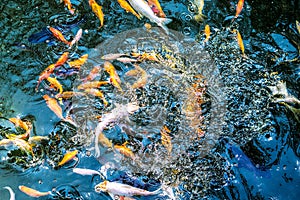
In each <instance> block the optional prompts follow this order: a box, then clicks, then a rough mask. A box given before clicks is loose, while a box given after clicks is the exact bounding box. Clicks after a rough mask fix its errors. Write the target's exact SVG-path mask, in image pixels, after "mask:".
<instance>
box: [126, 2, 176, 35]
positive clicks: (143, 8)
mask: <svg viewBox="0 0 300 200" xmlns="http://www.w3.org/2000/svg"><path fill="white" fill-rule="evenodd" d="M128 2H129V3H130V5H131V6H132V7H133V8H134V9H135V10H136V11H137V12H138V13H139V14H140V15H143V16H145V17H147V18H148V19H149V20H150V21H152V22H154V23H156V24H157V25H158V26H160V27H162V28H163V29H164V30H165V32H166V33H167V34H168V33H169V31H168V28H167V27H166V24H168V23H170V22H171V21H172V20H171V19H168V18H159V17H157V16H156V15H155V14H154V12H153V11H152V9H151V8H150V6H149V5H148V3H147V2H146V1H145V0H128Z"/></svg>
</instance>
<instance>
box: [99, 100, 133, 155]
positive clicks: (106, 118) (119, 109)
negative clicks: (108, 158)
mask: <svg viewBox="0 0 300 200" xmlns="http://www.w3.org/2000/svg"><path fill="white" fill-rule="evenodd" d="M138 109H139V106H138V105H137V104H136V103H128V104H126V105H121V104H116V107H115V108H114V109H113V110H112V111H111V112H110V113H108V114H104V115H103V117H102V120H101V122H99V123H98V125H97V127H96V130H95V156H96V157H98V156H100V150H99V135H100V134H101V133H102V132H103V130H104V129H105V128H106V127H107V126H108V125H109V124H110V123H112V122H114V121H117V120H121V119H122V118H124V117H127V116H128V114H133V113H134V112H135V111H136V110H138Z"/></svg>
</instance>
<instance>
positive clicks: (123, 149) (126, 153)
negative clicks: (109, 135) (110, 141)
mask: <svg viewBox="0 0 300 200" xmlns="http://www.w3.org/2000/svg"><path fill="white" fill-rule="evenodd" d="M127 143H128V142H127V141H126V142H124V144H122V145H114V148H115V149H116V150H117V151H118V152H119V153H120V154H123V155H124V156H126V157H129V158H131V159H133V160H135V155H134V153H133V152H132V150H131V149H130V148H128V147H126V145H127Z"/></svg>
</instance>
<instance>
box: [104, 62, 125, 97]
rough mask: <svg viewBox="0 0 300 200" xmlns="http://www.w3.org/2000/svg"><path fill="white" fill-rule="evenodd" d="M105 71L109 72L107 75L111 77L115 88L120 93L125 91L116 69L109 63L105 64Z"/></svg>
mask: <svg viewBox="0 0 300 200" xmlns="http://www.w3.org/2000/svg"><path fill="white" fill-rule="evenodd" d="M104 69H105V70H106V71H107V73H108V74H109V75H110V82H111V84H112V85H113V86H115V87H116V88H118V89H119V91H121V92H122V91H123V90H122V88H121V86H120V84H121V79H120V77H119V75H118V74H117V72H116V69H115V67H114V66H113V65H112V64H111V63H110V62H108V61H105V62H104Z"/></svg>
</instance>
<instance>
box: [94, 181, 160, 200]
mask: <svg viewBox="0 0 300 200" xmlns="http://www.w3.org/2000/svg"><path fill="white" fill-rule="evenodd" d="M160 190H161V188H159V189H157V190H155V191H152V192H150V191H147V190H144V189H140V188H137V187H133V186H130V185H127V184H123V183H118V182H110V181H103V182H101V183H99V184H98V185H96V186H95V191H96V192H108V193H111V194H114V195H119V196H127V197H131V196H150V195H156V194H158V193H160Z"/></svg>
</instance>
